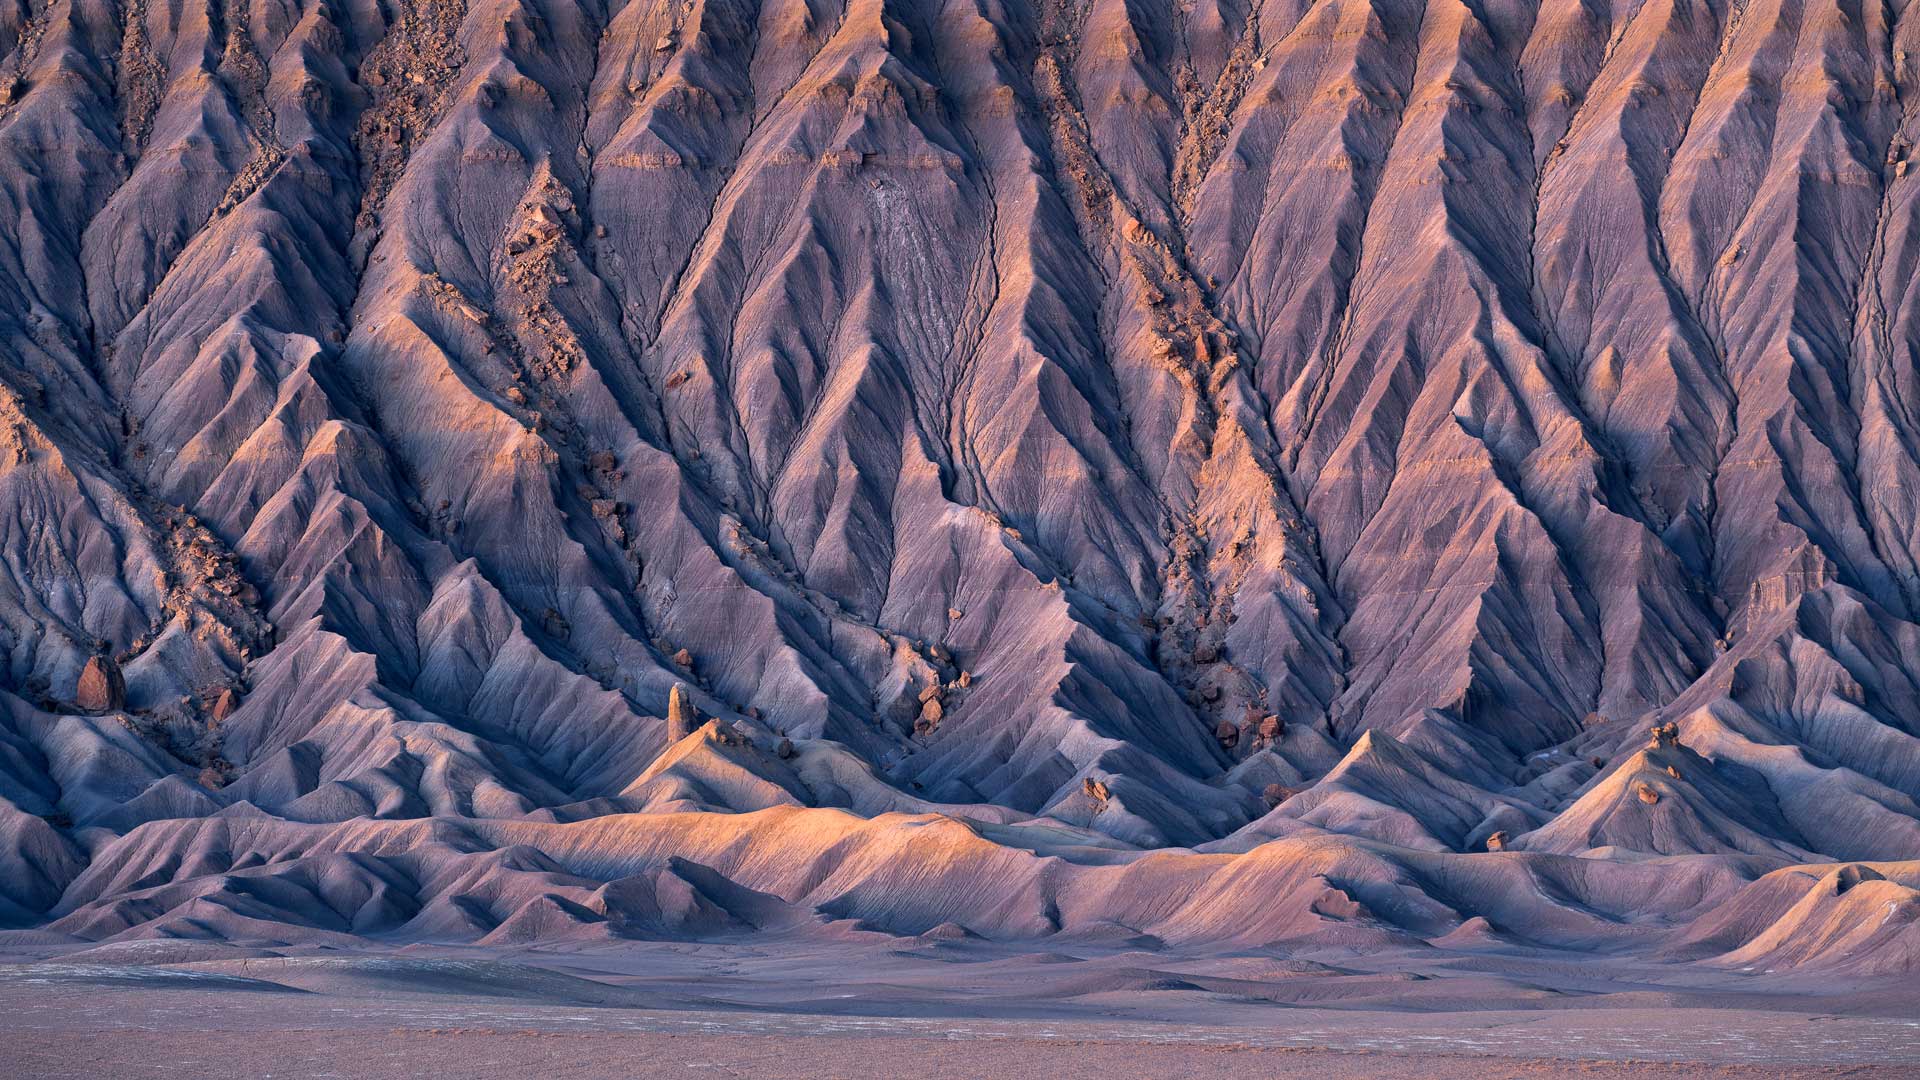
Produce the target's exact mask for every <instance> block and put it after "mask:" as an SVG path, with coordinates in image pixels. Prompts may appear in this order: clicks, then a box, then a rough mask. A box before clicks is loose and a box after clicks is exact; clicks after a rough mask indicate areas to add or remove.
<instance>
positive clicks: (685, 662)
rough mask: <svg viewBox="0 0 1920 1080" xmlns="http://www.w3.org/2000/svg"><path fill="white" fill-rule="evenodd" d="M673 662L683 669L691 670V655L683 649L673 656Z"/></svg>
mask: <svg viewBox="0 0 1920 1080" xmlns="http://www.w3.org/2000/svg"><path fill="white" fill-rule="evenodd" d="M673 662H674V663H676V664H678V665H680V666H681V667H683V668H691V667H693V654H692V653H690V652H688V651H687V650H685V649H681V650H680V651H678V652H676V653H674V654H673Z"/></svg>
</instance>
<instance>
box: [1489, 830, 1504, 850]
mask: <svg viewBox="0 0 1920 1080" xmlns="http://www.w3.org/2000/svg"><path fill="white" fill-rule="evenodd" d="M1507 840H1508V837H1507V833H1506V830H1504V829H1502V830H1500V831H1499V832H1496V833H1494V834H1493V835H1491V836H1489V837H1487V850H1488V851H1505V850H1507Z"/></svg>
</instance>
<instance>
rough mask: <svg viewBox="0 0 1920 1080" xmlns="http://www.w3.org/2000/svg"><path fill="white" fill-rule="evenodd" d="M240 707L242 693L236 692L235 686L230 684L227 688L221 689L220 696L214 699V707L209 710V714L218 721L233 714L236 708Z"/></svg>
mask: <svg viewBox="0 0 1920 1080" xmlns="http://www.w3.org/2000/svg"><path fill="white" fill-rule="evenodd" d="M239 707H240V695H239V694H236V693H234V691H233V687H231V686H229V687H227V688H226V689H224V690H222V691H220V696H218V697H216V698H214V699H213V707H212V708H211V709H209V710H207V714H208V715H209V716H212V717H213V719H214V721H215V722H216V723H217V722H219V721H221V720H225V719H226V718H227V717H229V716H232V715H233V711H234V710H235V709H238V708H239Z"/></svg>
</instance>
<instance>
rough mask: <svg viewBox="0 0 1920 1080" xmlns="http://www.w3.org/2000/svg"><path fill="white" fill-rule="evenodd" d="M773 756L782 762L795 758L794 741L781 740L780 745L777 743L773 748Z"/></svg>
mask: <svg viewBox="0 0 1920 1080" xmlns="http://www.w3.org/2000/svg"><path fill="white" fill-rule="evenodd" d="M773 756H774V757H777V758H779V759H780V760H782V761H787V760H790V759H791V758H792V757H793V740H792V739H781V740H780V741H779V742H778V743H775V744H774V747H773Z"/></svg>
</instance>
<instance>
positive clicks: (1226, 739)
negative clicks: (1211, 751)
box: [1213, 720, 1240, 750]
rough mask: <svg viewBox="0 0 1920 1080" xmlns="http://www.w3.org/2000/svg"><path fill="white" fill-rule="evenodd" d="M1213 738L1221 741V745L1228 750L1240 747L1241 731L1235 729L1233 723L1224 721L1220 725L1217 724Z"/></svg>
mask: <svg viewBox="0 0 1920 1080" xmlns="http://www.w3.org/2000/svg"><path fill="white" fill-rule="evenodd" d="M1213 737H1214V738H1215V739H1217V740H1219V742H1220V745H1221V746H1223V747H1225V748H1226V749H1228V750H1231V749H1233V748H1234V747H1235V746H1238V745H1240V729H1239V728H1237V727H1235V726H1234V725H1233V723H1232V722H1231V721H1227V720H1222V721H1220V722H1219V723H1218V724H1215V725H1214V728H1213Z"/></svg>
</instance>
